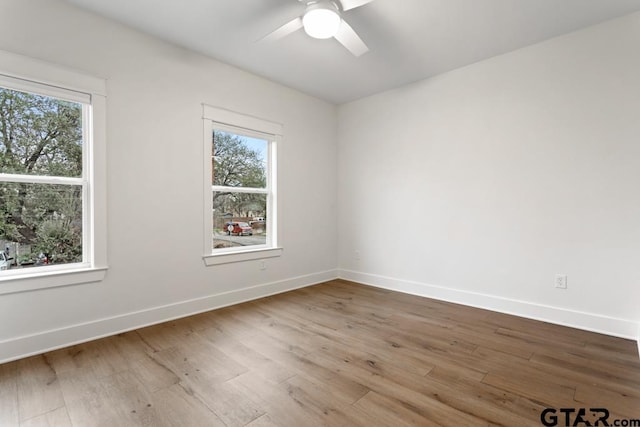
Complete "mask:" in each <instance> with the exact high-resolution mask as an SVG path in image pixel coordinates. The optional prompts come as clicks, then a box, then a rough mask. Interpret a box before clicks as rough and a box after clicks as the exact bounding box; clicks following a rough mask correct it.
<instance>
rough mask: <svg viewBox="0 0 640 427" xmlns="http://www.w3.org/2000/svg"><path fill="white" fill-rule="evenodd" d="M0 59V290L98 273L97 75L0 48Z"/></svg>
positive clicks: (101, 250) (101, 197)
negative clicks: (64, 67) (3, 50)
mask: <svg viewBox="0 0 640 427" xmlns="http://www.w3.org/2000/svg"><path fill="white" fill-rule="evenodd" d="M3 60H5V61H3ZM0 63H3V64H11V65H12V67H10V69H4V68H0V252H1V253H2V256H0V257H1V258H4V259H5V261H4V262H2V263H0V268H1V269H2V271H0V293H7V292H17V291H23V290H31V289H37V288H41V287H50V286H59V285H68V284H76V283H84V282H90V281H96V280H100V279H101V278H102V277H103V276H104V271H103V270H104V268H105V267H106V256H105V255H106V251H105V234H106V233H105V227H104V225H105V223H106V221H105V213H104V209H105V207H106V206H105V191H104V151H103V150H104V143H103V140H104V135H103V133H104V105H105V98H104V82H103V81H101V80H99V79H93V78H91V77H88V76H85V75H81V74H77V73H75V72H71V71H68V70H63V69H61V68H58V67H57V66H54V65H52V64H48V63H42V62H40V61H36V60H32V59H30V58H25V57H21V56H18V55H13V54H8V53H6V52H0ZM49 79H51V80H49ZM67 84H68V85H67ZM98 155H99V156H100V157H101V159H100V160H99V161H96V158H97V157H98ZM52 276H55V278H52Z"/></svg>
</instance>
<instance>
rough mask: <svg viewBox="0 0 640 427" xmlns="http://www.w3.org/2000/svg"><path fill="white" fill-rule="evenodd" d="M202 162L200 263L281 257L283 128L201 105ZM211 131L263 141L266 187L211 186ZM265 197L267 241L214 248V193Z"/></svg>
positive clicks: (272, 123)
mask: <svg viewBox="0 0 640 427" xmlns="http://www.w3.org/2000/svg"><path fill="white" fill-rule="evenodd" d="M202 118H203V147H204V148H203V159H204V173H203V176H204V185H203V190H204V208H203V219H204V220H203V237H204V241H203V248H204V255H203V257H202V258H203V260H204V263H205V265H206V266H213V265H219V264H227V263H234V262H242V261H250V260H256V259H265V258H273V257H278V256H280V255H281V254H282V247H281V246H279V244H280V236H279V233H278V230H279V226H278V225H279V222H280V215H279V209H278V205H279V201H278V192H277V187H278V186H277V181H278V180H277V169H278V166H277V165H278V148H279V146H280V143H281V141H282V125H280V124H278V123H275V122H271V121H268V120H264V119H261V118H257V117H253V116H249V115H245V114H241V113H237V112H234V111H230V110H227V109H223V108H218V107H212V106H209V105H206V104H203V115H202ZM214 130H220V131H223V132H229V133H234V134H237V135H239V136H247V137H252V138H259V139H263V140H266V141H267V143H268V146H267V171H266V172H267V184H266V186H265V188H250V187H226V186H218V185H213V183H212V182H211V177H212V171H213V165H212V161H211V158H212V156H213V153H212V151H211V146H212V138H213V132H214ZM216 191H227V192H232V193H249V194H266V196H267V214H266V215H267V218H266V221H267V224H266V227H267V230H269V232H268V235H267V241H266V242H265V244H264V245H252V246H247V247H236V248H220V249H214V248H213V215H212V212H213V197H212V195H213V193H214V192H216Z"/></svg>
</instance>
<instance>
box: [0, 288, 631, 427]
mask: <svg viewBox="0 0 640 427" xmlns="http://www.w3.org/2000/svg"><path fill="white" fill-rule="evenodd" d="M546 407H553V408H557V409H558V411H559V409H560V408H571V409H572V410H573V409H575V410H576V411H578V410H579V409H580V408H587V411H586V415H584V419H586V420H591V422H593V421H594V420H595V418H594V416H595V414H594V413H593V411H590V410H589V408H605V409H607V410H608V411H609V412H610V418H609V422H610V423H611V424H612V425H613V420H614V419H640V360H639V359H638V354H637V349H636V343H635V342H633V341H628V340H623V339H619V338H613V337H608V336H604V335H599V334H595V333H590V332H585V331H580V330H575V329H570V328H565V327H561V326H556V325H551V324H547V323H542V322H537V321H533V320H527V319H522V318H518V317H513V316H508V315H504V314H499V313H494V312H490V311H485V310H479V309H474V308H469V307H464V306H459V305H455V304H449V303H444V302H439V301H434V300H429V299H425V298H420V297H415V296H410V295H404V294H400V293H394V292H390V291H386V290H381V289H376V288H371V287H367V286H363V285H357V284H354V283H350V282H346V281H342V280H335V281H331V282H328V283H324V284H321V285H317V286H313V287H310V288H305V289H300V290H297V291H293V292H289V293H286V294H281V295H277V296H273V297H269V298H265V299H262V300H258V301H254V302H250V303H245V304H241V305H237V306H234V307H229V308H225V309H221V310H217V311H213V312H209V313H205V314H201V315H197V316H192V317H189V318H185V319H181V320H178V321H173V322H168V323H165V324H162V325H157V326H152V327H148V328H143V329H139V330H137V331H132V332H128V333H124V334H120V335H117V336H113V337H110V338H105V339H101V340H97V341H93V342H90V343H86V344H81V345H76V346H73V347H69V348H66V349H62V350H58V351H53V352H49V353H46V354H44V355H41V356H35V357H31V358H28V359H23V360H19V361H16V362H12V363H8V364H4V365H0V426H139V425H140V426H250V427H259V426H260V427H262V426H296V427H297V426H305V427H306V426H324V425H330V426H394V427H396V426H405V425H418V426H430V425H447V426H476V425H477V426H487V425H507V426H528V425H531V426H540V425H542V424H541V419H540V414H541V412H542V411H543V410H544V409H545V408H546ZM566 413H567V412H563V413H561V412H557V413H556V414H557V416H558V420H559V421H558V422H559V424H558V425H565V415H566ZM570 415H571V417H572V418H571V423H573V421H574V420H575V417H574V416H575V415H576V414H575V413H573V414H570ZM577 425H584V424H577ZM639 425H640V424H639Z"/></svg>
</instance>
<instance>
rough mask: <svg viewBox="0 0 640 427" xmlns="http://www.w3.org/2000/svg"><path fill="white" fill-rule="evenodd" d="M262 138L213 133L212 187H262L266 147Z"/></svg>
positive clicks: (265, 180)
mask: <svg viewBox="0 0 640 427" xmlns="http://www.w3.org/2000/svg"><path fill="white" fill-rule="evenodd" d="M268 145H269V143H268V141H266V140H264V139H258V138H250V137H248V136H243V135H236V134H233V133H229V132H224V131H221V130H214V131H213V141H212V147H211V152H212V153H213V157H212V162H213V169H212V170H213V176H212V177H211V178H212V179H211V181H212V184H213V185H222V186H225V187H252V188H265V187H266V186H267V147H268Z"/></svg>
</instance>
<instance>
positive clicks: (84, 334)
mask: <svg viewBox="0 0 640 427" xmlns="http://www.w3.org/2000/svg"><path fill="white" fill-rule="evenodd" d="M337 277H338V274H337V270H329V271H323V272H319V273H313V274H309V275H305V276H299V277H294V278H290V279H285V280H281V281H278V282H272V283H265V284H262V285H257V286H252V287H249V288H244V289H238V290H236V291H230V292H225V293H221V294H216V295H210V296H206V297H202V298H195V299H191V300H187V301H180V302H177V303H173V304H167V305H163V306H159V307H152V308H149V309H145V310H140V311H136V312H132V313H125V314H121V315H117V316H113V317H108V318H104V319H98V320H94V321H91V322H86V323H80V324H76V325H71V326H67V327H64V328H58V329H52V330H48V331H43V332H39V333H36V334H32V335H27V336H22V337H17V338H12V339H9V340H6V341H0V363H5V362H9V361H12V360H16V359H21V358H24V357H28V356H33V355H35V354H41V353H45V352H47V351H50V350H56V349H58V348H63V347H68V346H70V345H74V344H80V343H83V342H87V341H91V340H94V339H98V338H103V337H107V336H110V335H115V334H119V333H122V332H126V331H130V330H133V329H138V328H142V327H145V326H149V325H154V324H157V323H162V322H166V321H169V320H173V319H178V318H181V317H186V316H191V315H193V314H198V313H203V312H206V311H210V310H214V309H217V308H222V307H226V306H230V305H234V304H239V303H242V302H246V301H251V300H254V299H258V298H264V297H266V296H269V295H275V294H279V293H282V292H287V291H291V290H294V289H298V288H304V287H306V286H311V285H315V284H317V283H322V282H326V281H328V280H333V279H336V278H337Z"/></svg>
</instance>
